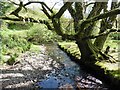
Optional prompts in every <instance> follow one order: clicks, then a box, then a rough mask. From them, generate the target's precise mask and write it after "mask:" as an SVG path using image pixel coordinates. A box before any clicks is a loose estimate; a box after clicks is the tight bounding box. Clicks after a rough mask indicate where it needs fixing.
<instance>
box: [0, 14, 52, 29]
mask: <svg viewBox="0 0 120 90" xmlns="http://www.w3.org/2000/svg"><path fill="white" fill-rule="evenodd" d="M0 19H3V20H11V21H22V22H33V23H41V24H45V25H46V26H47V28H48V29H49V30H53V28H52V26H51V25H50V24H49V22H48V21H46V20H35V19H34V18H10V17H7V16H1V17H0Z"/></svg>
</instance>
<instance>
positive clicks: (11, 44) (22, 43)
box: [1, 31, 31, 55]
mask: <svg viewBox="0 0 120 90" xmlns="http://www.w3.org/2000/svg"><path fill="white" fill-rule="evenodd" d="M5 32H6V33H5ZM1 37H2V54H4V55H10V54H14V53H16V52H17V53H22V52H24V51H27V50H29V49H30V45H31V44H30V43H28V42H27V40H26V39H25V38H22V37H21V36H19V35H16V34H9V33H7V31H4V32H3V33H1Z"/></svg>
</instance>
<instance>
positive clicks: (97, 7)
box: [87, 2, 107, 19]
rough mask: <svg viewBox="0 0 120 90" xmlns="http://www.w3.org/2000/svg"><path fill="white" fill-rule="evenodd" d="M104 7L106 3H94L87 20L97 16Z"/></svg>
mask: <svg viewBox="0 0 120 90" xmlns="http://www.w3.org/2000/svg"><path fill="white" fill-rule="evenodd" d="M105 5H107V3H106V2H95V4H94V7H93V9H92V11H91V12H90V14H89V15H88V17H87V19H89V18H91V17H93V16H96V15H99V14H100V12H101V10H102V9H103V8H104V7H105Z"/></svg>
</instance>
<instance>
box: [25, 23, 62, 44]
mask: <svg viewBox="0 0 120 90" xmlns="http://www.w3.org/2000/svg"><path fill="white" fill-rule="evenodd" d="M27 36H28V37H27V40H28V41H30V42H33V43H34V44H42V43H51V42H56V41H60V40H61V37H60V36H58V35H56V33H54V32H52V31H50V30H48V29H47V28H45V26H44V25H39V24H35V25H34V26H33V27H32V28H31V29H30V30H29V31H28V35H27Z"/></svg>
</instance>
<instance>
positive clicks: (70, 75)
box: [38, 45, 107, 90]
mask: <svg viewBox="0 0 120 90" xmlns="http://www.w3.org/2000/svg"><path fill="white" fill-rule="evenodd" d="M47 51H48V55H50V57H51V58H52V59H53V60H55V61H57V62H59V63H61V64H62V65H63V67H61V68H60V69H53V70H52V71H51V73H49V74H47V75H44V77H45V79H43V80H42V81H41V82H38V85H40V87H42V88H41V89H40V90H45V89H48V88H49V89H51V90H53V89H58V88H59V87H61V86H63V85H66V84H70V85H72V86H73V88H74V89H75V88H76V86H77V85H78V86H80V87H81V88H88V89H87V90H93V88H97V89H94V90H107V88H106V86H105V84H104V83H103V82H102V81H100V80H99V79H96V78H95V77H93V76H91V75H90V74H89V73H86V72H85V71H83V70H82V69H81V68H80V66H79V65H77V64H76V63H75V62H73V61H71V60H70V58H69V57H68V56H67V54H66V53H64V52H63V51H62V50H60V49H59V48H58V47H57V45H47Z"/></svg>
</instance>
